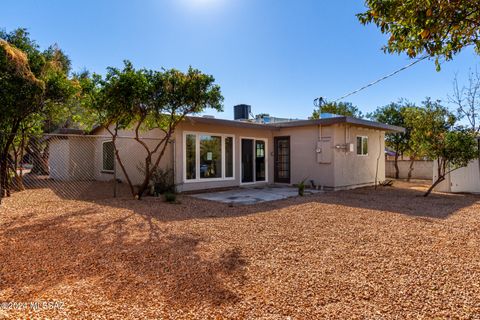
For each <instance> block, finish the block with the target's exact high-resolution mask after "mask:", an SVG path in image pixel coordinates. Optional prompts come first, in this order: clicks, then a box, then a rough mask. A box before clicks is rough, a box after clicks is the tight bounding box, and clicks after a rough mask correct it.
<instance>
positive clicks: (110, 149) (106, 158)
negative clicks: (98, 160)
mask: <svg viewBox="0 0 480 320" xmlns="http://www.w3.org/2000/svg"><path fill="white" fill-rule="evenodd" d="M102 152H103V166H102V171H106V172H113V170H114V166H115V164H114V162H115V155H114V153H115V148H114V146H113V142H112V141H105V142H103V144H102Z"/></svg>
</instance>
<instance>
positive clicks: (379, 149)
mask: <svg viewBox="0 0 480 320" xmlns="http://www.w3.org/2000/svg"><path fill="white" fill-rule="evenodd" d="M334 136H335V146H337V145H342V144H351V143H352V144H353V152H350V151H347V150H345V149H343V150H342V149H336V150H335V152H334V154H335V161H334V162H335V165H334V170H335V188H336V189H343V188H351V187H356V186H363V185H372V184H374V183H375V178H376V179H377V181H384V180H385V156H384V152H385V151H384V150H385V132H383V131H379V130H374V129H369V128H363V127H357V126H351V125H337V126H335V135H334ZM357 136H367V137H368V155H357V153H356V138H357Z"/></svg>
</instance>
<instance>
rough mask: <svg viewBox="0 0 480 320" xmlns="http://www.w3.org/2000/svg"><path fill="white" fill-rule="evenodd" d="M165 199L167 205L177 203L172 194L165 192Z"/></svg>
mask: <svg viewBox="0 0 480 320" xmlns="http://www.w3.org/2000/svg"><path fill="white" fill-rule="evenodd" d="M163 196H164V197H165V201H166V202H168V203H176V202H177V195H176V194H175V193H173V192H167V193H165V194H164V195H163Z"/></svg>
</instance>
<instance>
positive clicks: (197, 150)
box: [182, 131, 235, 183]
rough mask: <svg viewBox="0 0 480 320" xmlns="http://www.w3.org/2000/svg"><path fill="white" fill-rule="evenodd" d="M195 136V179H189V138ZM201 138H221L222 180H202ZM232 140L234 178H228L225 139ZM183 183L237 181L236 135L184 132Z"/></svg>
mask: <svg viewBox="0 0 480 320" xmlns="http://www.w3.org/2000/svg"><path fill="white" fill-rule="evenodd" d="M188 135H195V179H187V136H188ZM200 136H215V137H221V149H222V151H221V155H222V177H221V178H201V177H200V176H201V172H200ZM226 138H232V176H231V177H226V169H227V160H226V156H225V154H226V152H225V139H226ZM182 152H183V163H182V167H183V183H196V182H215V181H229V180H235V135H233V134H224V133H210V132H199V131H184V132H183V148H182Z"/></svg>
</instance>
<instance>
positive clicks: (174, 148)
mask: <svg viewBox="0 0 480 320" xmlns="http://www.w3.org/2000/svg"><path fill="white" fill-rule="evenodd" d="M187 132H196V133H207V134H228V135H233V137H234V178H233V179H228V180H227V179H225V180H215V181H212V180H206V179H205V180H200V181H193V182H192V181H186V180H185V179H184V150H183V148H184V146H183V144H184V135H185V134H186V133H187ZM96 135H97V136H96V137H95V139H94V142H93V148H92V155H91V158H92V159H93V169H92V171H93V174H92V175H93V177H94V179H96V180H101V181H109V180H112V179H113V174H111V173H105V172H102V163H103V162H102V142H103V141H109V140H111V138H110V136H109V134H108V132H107V131H106V130H98V131H97V132H96ZM357 135H362V136H368V137H369V154H368V155H367V156H359V155H357V154H356V149H355V148H356V136H357ZM119 136H120V137H121V138H119V139H118V140H117V146H118V149H119V150H120V157H121V158H122V160H123V163H124V165H125V167H126V170H127V172H128V174H129V176H130V178H131V179H132V182H133V183H134V184H140V183H141V182H142V173H141V172H140V171H139V170H138V166H139V165H141V163H142V161H143V159H144V157H145V155H146V153H145V150H144V149H143V147H142V146H141V145H140V144H139V143H138V142H136V141H135V140H133V139H131V137H133V136H134V133H133V132H132V131H122V132H119ZM141 136H142V137H143V138H145V139H144V140H143V141H145V142H146V143H147V144H148V145H149V146H150V148H153V147H154V145H155V144H156V143H158V139H160V138H161V137H162V136H163V133H162V132H161V131H160V130H157V129H156V130H152V131H149V132H145V133H142V134H141ZM281 136H289V137H290V144H291V184H297V183H299V182H300V181H302V180H304V179H306V183H307V184H310V180H313V181H314V183H315V184H316V185H319V186H323V187H326V188H332V189H342V188H351V187H356V186H364V185H371V184H373V183H374V182H375V174H376V173H377V174H378V177H377V180H378V181H383V180H385V157H384V138H385V136H384V132H383V131H379V130H373V129H367V128H362V127H356V126H351V125H345V124H337V125H330V126H306V127H295V128H282V129H274V128H272V129H270V130H265V129H257V128H239V127H232V126H224V125H214V126H212V125H206V124H200V123H192V122H183V123H181V124H180V125H179V126H178V127H177V130H176V131H175V134H174V139H173V141H172V143H170V144H169V146H168V148H167V151H166V154H165V156H164V157H163V160H162V161H161V163H160V167H161V168H164V169H165V168H174V171H175V182H176V184H177V190H178V191H179V192H185V191H193V190H204V189H212V188H222V187H235V186H240V185H242V183H241V138H253V139H265V140H267V144H266V147H267V150H266V156H267V160H266V161H267V181H265V182H258V184H265V183H274V153H273V152H274V137H281ZM322 139H323V140H324V141H325V140H330V142H329V148H330V150H328V151H329V154H330V157H331V161H324V160H325V158H322V159H323V160H322V161H323V162H322V163H319V158H318V154H317V149H318V145H319V144H318V143H319V141H320V140H322ZM350 143H352V144H353V146H354V149H353V152H350V150H349V148H348V147H347V149H348V150H347V149H345V148H343V149H342V148H337V147H342V146H345V144H346V145H347V146H348V145H349V144H350ZM327 145H328V144H327ZM322 146H323V147H324V148H326V147H325V146H326V145H322ZM379 155H380V156H379ZM327 158H328V157H327ZM377 160H378V167H377ZM377 169H378V172H377ZM117 177H118V178H119V179H120V180H123V181H125V177H124V175H123V173H122V172H121V169H120V166H118V165H117Z"/></svg>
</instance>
